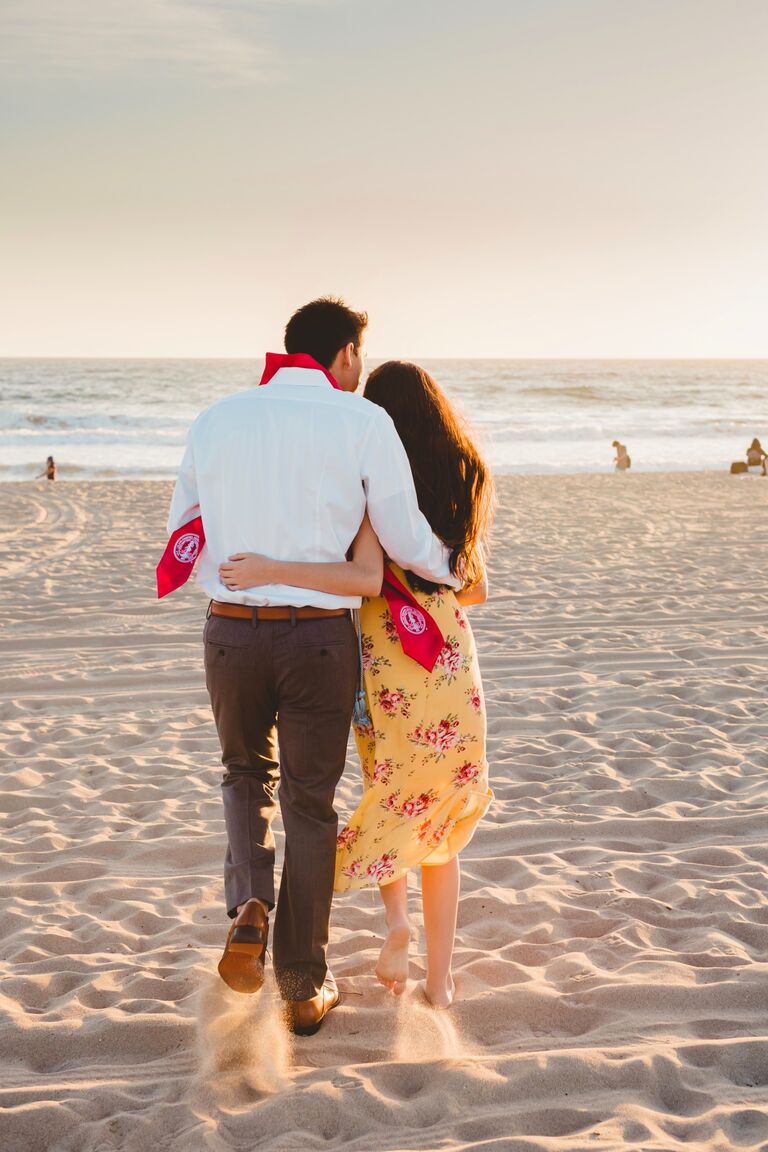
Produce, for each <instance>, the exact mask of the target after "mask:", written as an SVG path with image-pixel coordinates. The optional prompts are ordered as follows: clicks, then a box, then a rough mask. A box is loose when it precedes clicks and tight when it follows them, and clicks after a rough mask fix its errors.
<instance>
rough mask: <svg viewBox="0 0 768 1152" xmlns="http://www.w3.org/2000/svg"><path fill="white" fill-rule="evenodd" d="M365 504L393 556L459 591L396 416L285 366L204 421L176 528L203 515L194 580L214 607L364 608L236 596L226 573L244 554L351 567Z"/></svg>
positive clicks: (305, 594) (194, 439) (277, 592)
mask: <svg viewBox="0 0 768 1152" xmlns="http://www.w3.org/2000/svg"><path fill="white" fill-rule="evenodd" d="M366 503H367V506H368V514H369V516H370V519H371V523H372V525H373V529H374V531H375V532H376V535H377V536H378V537H379V540H380V541H381V543H382V546H383V548H384V550H385V552H386V553H387V555H388V556H390V557H391V558H392V559H393V560H394V561H396V563H398V564H400V565H401V566H402V567H403V568H409V569H411V570H412V571H413V572H416V573H417V574H418V575H419V576H423V577H425V578H426V579H431V580H435V581H437V582H439V583H443V584H449V585H450V586H451V587H454V588H458V587H460V583H461V582H460V581H459V580H457V579H456V578H455V577H453V576H451V574H450V570H449V568H448V556H449V553H448V550H447V549H446V547H445V545H444V544H443V543H442V541H440V540H438V538H437V537H436V536H434V535H433V533H432V529H431V528H430V526H429V524H428V523H427V520H426V519H425V517H424V516H423V515H422V513H421V512H420V511H419V506H418V502H417V499H416V491H415V489H414V486H413V476H412V475H411V468H410V465H409V463H408V457H407V456H406V454H405V449H404V448H403V445H402V443H401V441H400V438H399V436H398V435H397V432H396V431H395V426H394V424H393V423H392V420H391V418H390V416H389V415H388V414H387V413H386V412H385V411H384V409H383V408H380V407H379V406H378V405H376V404H372V403H371V401H369V400H366V399H364V397H362V396H357V395H355V394H353V393H348V392H341V391H339V390H337V389H335V388H333V386H332V385H331V384H330V382H329V381H328V380H327V378H326V377H325V376H324V375H323V373H322V372H320V371H317V370H314V369H308V368H281V369H279V371H278V372H276V373H275V375H274V376H273V378H272V379H271V380H270V382H269V383H268V384H264V385H262V386H261V387H258V388H251V389H249V390H248V391H245V392H238V393H235V394H234V395H232V396H227V397H225V399H223V400H219V401H218V402H217V403H216V404H213V405H212V406H211V407H210V408H207V409H206V410H205V411H204V412H202V413H201V414H200V415H199V416H198V417H197V419H196V420H195V422H194V424H193V425H192V428H191V429H190V433H189V440H188V444H187V450H186V453H185V455H184V459H183V460H182V463H181V468H180V470H179V476H178V479H177V481H176V488H175V490H174V493H173V499H172V501H171V510H170V515H169V518H168V531H169V532H175V531H176V529H177V528H180V527H181V526H182V525H183V524H186V523H187V521H188V520H191V519H192V518H193V517H194V516H197V515H198V513H199V514H200V515H201V516H202V520H203V527H204V529H205V547H204V549H203V551H202V552H201V554H200V556H199V558H198V561H197V582H198V583H199V584H200V585H201V586H202V587H203V588H204V589H205V591H206V593H207V594H208V596H210V597H211V599H213V600H221V601H225V602H229V603H231V604H249V605H260V606H261V605H269V604H275V605H286V604H293V605H295V606H296V607H300V606H302V605H311V606H313V607H315V608H356V607H358V606H359V604H360V597H359V596H332V595H330V594H329V593H327V592H317V591H315V590H313V589H310V588H295V587H289V586H288V585H285V584H266V585H261V586H259V587H256V588H249V589H247V590H245V591H238V592H230V591H229V589H227V588H226V587H225V586H224V585H223V584H222V583H221V582H220V581H219V577H218V567H219V564H221V563H222V562H223V561H224V560H226V559H228V557H229V556H231V555H233V554H234V553H236V552H261V553H263V554H264V555H266V556H271V557H274V558H275V559H279V560H305V561H315V562H317V561H328V560H333V561H340V560H345V559H346V554H347V550H348V549H349V546H350V544H351V543H352V541H353V540H354V538H355V536H356V535H357V531H358V528H359V527H360V523H361V521H362V518H363V514H364V512H365V508H366Z"/></svg>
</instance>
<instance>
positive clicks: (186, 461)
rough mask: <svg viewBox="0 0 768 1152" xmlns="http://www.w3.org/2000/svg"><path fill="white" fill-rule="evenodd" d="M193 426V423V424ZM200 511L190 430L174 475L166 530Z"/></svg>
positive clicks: (177, 526)
mask: <svg viewBox="0 0 768 1152" xmlns="http://www.w3.org/2000/svg"><path fill="white" fill-rule="evenodd" d="M193 427H194V425H193ZM199 512H200V500H199V498H198V495H197V477H196V475H195V454H194V445H193V440H192V430H190V433H189V439H188V440H187V450H186V452H185V453H184V458H183V460H182V461H181V467H180V468H179V474H178V476H177V477H176V487H175V488H174V490H173V496H172V497H171V508H170V511H169V513H168V532H169V533H173V532H175V531H176V529H177V528H181V527H182V525H183V524H186V523H187V522H188V521H189V520H193V519H194V518H195V516H197V515H199Z"/></svg>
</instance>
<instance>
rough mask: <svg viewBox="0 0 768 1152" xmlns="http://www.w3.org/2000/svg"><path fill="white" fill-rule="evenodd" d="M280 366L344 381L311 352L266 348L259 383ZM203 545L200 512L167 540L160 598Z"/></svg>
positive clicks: (186, 574) (159, 571) (184, 574)
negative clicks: (282, 351) (317, 373)
mask: <svg viewBox="0 0 768 1152" xmlns="http://www.w3.org/2000/svg"><path fill="white" fill-rule="evenodd" d="M280 368H314V369H315V370H316V371H319V372H322V373H323V375H324V376H325V377H326V378H327V380H328V381H329V382H330V384H332V386H333V387H334V388H337V389H338V390H339V391H341V390H342V389H341V385H340V384H339V383H338V381H337V380H335V379H334V378H333V376H331V374H330V372H329V371H328V369H327V368H323V366H322V364H318V362H317V360H315V359H314V358H313V357H312V356H308V355H307V353H306V352H296V353H294V354H293V355H284V354H283V353H280V352H267V355H266V362H265V364H264V372H263V373H262V377H261V380H259V387H261V385H262V384H268V383H269V381H270V380H271V379H272V377H273V376H274V375H275V373H276V372H277V371H279V369H280ZM204 545H205V532H204V531H203V521H202V519H201V517H200V516H195V517H194V519H192V520H189V521H187V523H186V524H182V526H181V528H177V529H176V531H175V532H174V533H173V535H172V536H171V538H170V540H169V541H168V543H167V544H166V546H165V551H164V552H163V555H162V556H161V557H160V563H159V564H158V565H157V568H156V575H157V597H158V600H159V599H160V598H161V597H163V596H167V595H168V593H169V592H175V591H176V589H177V588H181V586H182V584H186V582H187V580H189V578H190V576H191V575H192V569H193V568H194V566H195V560H197V558H198V556H199V555H200V553H201V552H202V550H203V546H204Z"/></svg>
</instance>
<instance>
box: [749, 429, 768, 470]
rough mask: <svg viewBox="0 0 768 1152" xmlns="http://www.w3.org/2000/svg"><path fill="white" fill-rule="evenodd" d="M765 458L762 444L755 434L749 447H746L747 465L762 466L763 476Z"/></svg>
mask: <svg viewBox="0 0 768 1152" xmlns="http://www.w3.org/2000/svg"><path fill="white" fill-rule="evenodd" d="M765 460H766V454H765V452H764V451H763V446H762V444H761V443H760V441H759V440H758V438H757V436H755V438H754V440H753V441H752V443H751V444H750V446H749V448H747V467H748V468H762V470H763V476H765V474H766V472H765Z"/></svg>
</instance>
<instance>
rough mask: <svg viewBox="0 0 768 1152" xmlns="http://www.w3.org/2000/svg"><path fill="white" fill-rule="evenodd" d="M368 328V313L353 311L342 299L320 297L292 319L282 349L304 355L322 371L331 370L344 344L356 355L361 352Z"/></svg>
mask: <svg viewBox="0 0 768 1152" xmlns="http://www.w3.org/2000/svg"><path fill="white" fill-rule="evenodd" d="M367 327H368V314H367V312H353V311H352V309H351V308H348V307H347V305H346V304H345V303H344V301H343V300H340V299H338V298H337V297H335V296H323V297H322V298H321V299H320V300H311V301H310V302H309V304H305V305H304V307H303V308H299V310H298V312H294V314H293V316H291V318H290V320H289V321H288V323H287V324H286V326H285V350H286V352H288V353H289V354H295V353H297V352H305V353H306V354H307V355H309V356H312V357H313V358H314V359H315V360H317V362H318V364H322V366H323V368H330V366H331V364H333V361H334V360H335V359H336V355H337V353H338V352H339V351H340V350H341V349H342V348H346V346H347V344H354V346H355V351H356V352H357V351H359V350H360V343H361V341H362V338H363V333H364V332H365V329H366V328H367Z"/></svg>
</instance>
